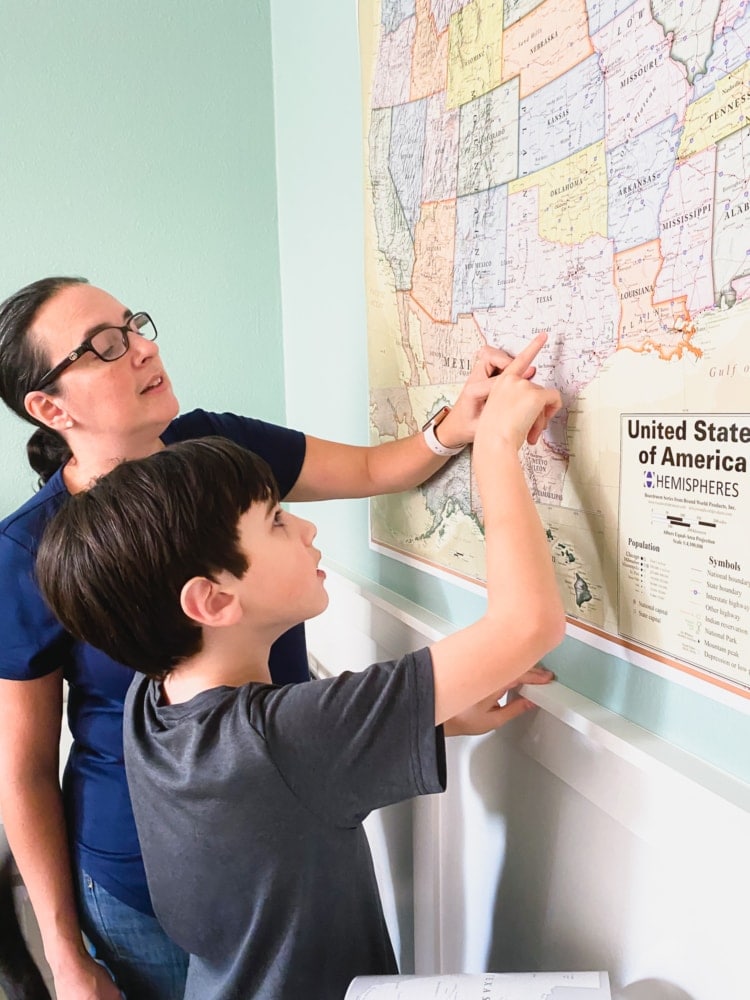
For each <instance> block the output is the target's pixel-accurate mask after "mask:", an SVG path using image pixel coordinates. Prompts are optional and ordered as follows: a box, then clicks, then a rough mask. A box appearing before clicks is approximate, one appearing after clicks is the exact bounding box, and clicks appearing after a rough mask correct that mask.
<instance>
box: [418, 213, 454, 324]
mask: <svg viewBox="0 0 750 1000" xmlns="http://www.w3.org/2000/svg"><path fill="white" fill-rule="evenodd" d="M455 232H456V202H455V201H438V202H431V203H424V204H423V205H422V209H421V212H420V216H419V222H418V223H417V225H416V228H415V231H414V273H413V275H412V286H411V296H412V298H413V299H414V300H415V302H418V303H419V305H420V306H421V307H422V308H423V309H424V310H425V312H427V313H428V314H429V315H430V316H431V317H432V318H433V319H435V320H438V321H443V322H446V321H448V320H450V318H451V314H452V311H453V309H452V306H453V302H452V292H453V280H452V278H453V256H454V240H455Z"/></svg>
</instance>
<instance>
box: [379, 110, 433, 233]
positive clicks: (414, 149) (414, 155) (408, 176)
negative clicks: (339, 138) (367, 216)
mask: <svg viewBox="0 0 750 1000" xmlns="http://www.w3.org/2000/svg"><path fill="white" fill-rule="evenodd" d="M426 120H427V101H426V100H422V101H412V102H411V103H410V104H399V105H397V106H396V107H395V108H393V112H392V119H391V148H390V154H389V157H388V163H389V166H390V171H391V177H392V178H393V184H394V187H395V188H396V193H397V195H398V199H399V201H400V203H401V208H402V209H403V212H404V217H405V218H406V221H407V223H408V226H409V231H410V232H411V235H412V237H413V236H414V227H415V226H416V224H417V220H418V219H419V210H420V202H421V196H422V166H423V163H424V144H425V128H426Z"/></svg>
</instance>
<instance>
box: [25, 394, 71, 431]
mask: <svg viewBox="0 0 750 1000" xmlns="http://www.w3.org/2000/svg"><path fill="white" fill-rule="evenodd" d="M23 405H24V407H25V408H26V412H27V413H28V414H29V416H30V417H33V418H34V420H38V421H39V423H40V424H44V426H45V427H50V428H51V429H52V430H53V431H58V432H60V431H63V430H66V429H67V428H69V427H72V426H73V422H72V420H70V418H69V416H68V414H67V412H66V410H65V409H64V407H63V406H62V405H61V400H60V399H59V398H58V397H57V396H49V395H48V394H47V393H46V392H42V391H41V389H36V390H34V391H33V392H27V393H26V395H25V396H24V400H23Z"/></svg>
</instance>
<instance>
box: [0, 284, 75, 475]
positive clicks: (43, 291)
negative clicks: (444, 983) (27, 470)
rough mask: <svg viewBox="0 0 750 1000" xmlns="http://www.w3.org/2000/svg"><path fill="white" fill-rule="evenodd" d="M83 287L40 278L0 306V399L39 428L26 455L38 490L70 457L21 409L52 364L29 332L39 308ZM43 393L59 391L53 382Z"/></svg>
mask: <svg viewBox="0 0 750 1000" xmlns="http://www.w3.org/2000/svg"><path fill="white" fill-rule="evenodd" d="M85 284H88V282H87V281H86V279H85V278H42V279H41V280H40V281H35V282H33V284H31V285H26V287H25V288H22V289H20V291H18V292H16V293H15V294H14V295H11V296H10V297H9V298H7V299H6V300H5V302H3V303H2V305H0V397H2V400H3V402H4V403H5V404H6V405H7V406H9V407H10V408H11V410H13V412H14V413H17V414H18V416H19V417H21V418H22V419H23V420H28V421H29V423H31V424H36V426H37V428H38V429H37V430H36V431H34V433H33V434H32V435H31V437H30V438H29V441H28V443H27V445H26V455H27V457H28V460H29V465H30V466H31V468H32V469H33V470H34V472H37V473H38V474H39V485H40V486H42V485H43V484H44V483H46V482H47V480H48V479H49V478H50V476H51V475H53V473H55V472H56V471H57V470H58V469H59V468H60V466H61V465H62V464H63V463H64V462H67V461H68V459H69V458H70V454H71V453H70V449H69V448H68V446H67V444H66V443H65V440H64V439H63V438H62V437H61V436H60V435H59V434H57V433H56V432H55V431H53V430H51V429H50V428H49V427H45V426H44V425H43V424H40V423H39V421H38V420H35V419H34V418H33V417H32V416H31V415H30V414H29V413H27V411H26V407H25V406H24V405H23V401H24V397H25V396H26V393H27V392H31V391H32V389H34V388H35V387H36V386H37V385H38V384H39V382H40V381H41V379H42V376H43V375H44V374H45V373H46V372H48V371H49V369H50V368H51V367H52V364H53V362H52V360H51V359H50V358H48V357H47V356H46V352H45V351H43V350H42V349H41V348H40V347H39V346H38V345H37V344H35V343H34V342H33V340H32V338H31V337H29V332H30V330H31V327H32V324H33V322H34V318H35V317H36V314H37V313H38V312H39V310H40V309H41V307H42V306H43V305H44V304H45V303H46V302H48V301H49V300H50V299H51V298H52V297H53V296H55V295H57V293H58V292H59V291H61V289H63V288H67V287H68V285H85ZM45 391H46V392H48V393H49V394H50V395H54V394H55V393H56V392H57V391H58V390H57V386H56V385H55V383H54V382H53V383H52V385H50V386H49V387H48V388H47V389H46V390H45Z"/></svg>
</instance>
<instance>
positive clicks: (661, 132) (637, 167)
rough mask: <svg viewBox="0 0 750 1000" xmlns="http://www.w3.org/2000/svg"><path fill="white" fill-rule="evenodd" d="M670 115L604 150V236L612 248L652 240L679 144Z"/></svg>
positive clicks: (657, 225) (657, 232) (658, 231)
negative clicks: (606, 209)
mask: <svg viewBox="0 0 750 1000" xmlns="http://www.w3.org/2000/svg"><path fill="white" fill-rule="evenodd" d="M676 121H677V119H676V118H675V117H674V116H672V117H670V118H668V119H667V120H666V121H663V122H659V124H658V125H655V126H654V127H653V128H650V129H648V131H646V132H642V133H641V134H640V135H639V136H636V138H634V139H630V140H629V141H628V142H624V143H623V144H622V145H621V146H617V147H616V148H615V149H612V150H610V152H608V153H607V184H608V216H609V232H608V236H609V237H610V238H611V239H612V240H614V243H615V250H616V251H617V252H619V251H621V250H627V249H629V248H630V247H634V246H639V245H640V244H641V243H648V242H649V241H650V240H655V239H656V238H657V237H658V236H659V233H660V227H659V212H660V211H661V207H662V202H663V201H664V197H665V195H666V193H667V187H668V185H669V178H670V175H671V173H672V170H673V169H674V165H675V159H676V155H677V147H678V145H679V132H678V131H675V125H676Z"/></svg>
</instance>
